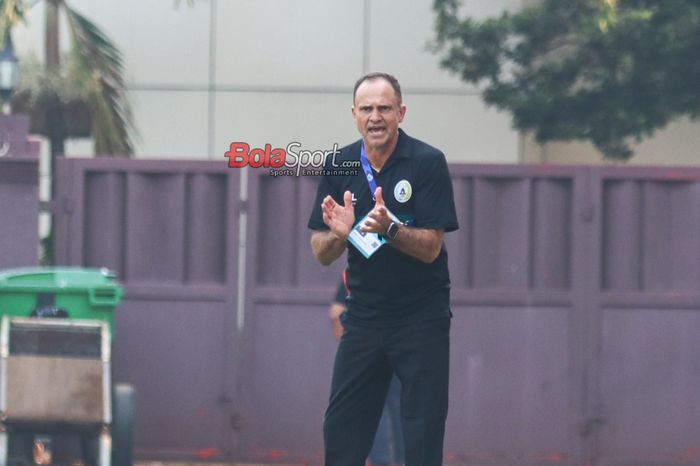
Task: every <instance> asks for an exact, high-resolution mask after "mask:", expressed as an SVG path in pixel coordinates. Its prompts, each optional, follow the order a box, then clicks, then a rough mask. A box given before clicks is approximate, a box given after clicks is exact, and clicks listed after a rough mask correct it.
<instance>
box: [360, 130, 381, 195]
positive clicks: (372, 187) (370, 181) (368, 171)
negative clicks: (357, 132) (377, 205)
mask: <svg viewBox="0 0 700 466" xmlns="http://www.w3.org/2000/svg"><path fill="white" fill-rule="evenodd" d="M360 163H361V164H362V170H363V171H364V172H365V179H366V180H367V185H368V186H369V193H370V194H371V195H372V200H373V201H376V199H375V198H374V192H375V191H376V190H377V181H376V180H375V179H374V175H373V174H372V167H371V166H370V164H369V160H367V153H366V152H365V141H362V144H360Z"/></svg>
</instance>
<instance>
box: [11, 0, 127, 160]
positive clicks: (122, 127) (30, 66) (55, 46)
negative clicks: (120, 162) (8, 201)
mask: <svg viewBox="0 0 700 466" xmlns="http://www.w3.org/2000/svg"><path fill="white" fill-rule="evenodd" d="M39 1H41V0H31V1H30V0H0V38H1V37H4V36H5V31H6V30H8V29H9V28H12V27H13V26H14V25H16V24H18V23H19V22H22V21H24V17H25V12H26V11H27V10H28V9H30V8H31V7H33V6H34V5H36V4H37V3H38V2H39ZM44 2H45V4H46V24H45V28H46V52H45V57H44V58H45V59H44V64H43V65H42V64H39V63H37V62H36V60H34V61H31V60H23V61H22V83H21V85H20V89H18V91H17V92H16V93H15V96H14V97H13V106H14V108H15V109H16V111H18V112H24V113H28V114H29V115H30V116H31V120H32V132H33V133H35V134H42V135H44V136H46V137H47V138H48V139H49V142H50V146H51V157H52V166H54V165H53V162H54V160H55V157H56V156H57V155H60V154H63V153H64V144H65V140H66V139H67V138H68V137H81V136H82V137H85V136H92V138H93V140H94V151H95V153H96V154H99V155H113V156H122V157H128V156H130V155H131V154H132V153H133V144H132V140H131V135H132V134H133V131H134V128H133V124H132V117H131V112H130V108H129V102H128V100H127V98H126V90H125V82H124V64H123V60H122V56H121V53H120V51H119V49H118V48H117V46H116V45H114V43H113V42H112V41H111V40H110V39H109V37H107V35H106V34H105V33H104V32H103V31H102V30H101V29H100V28H99V27H98V26H97V25H96V24H95V23H94V22H92V21H91V20H89V19H88V18H86V17H85V16H83V15H81V14H80V13H79V12H77V11H75V10H74V9H73V8H71V7H70V5H69V2H68V1H67V0H44ZM60 14H65V16H66V19H67V21H66V23H67V24H68V27H69V29H70V34H71V38H72V44H71V49H70V52H69V54H68V55H66V56H61V54H60V48H59V27H58V25H59V15H60Z"/></svg>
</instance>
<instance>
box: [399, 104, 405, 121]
mask: <svg viewBox="0 0 700 466" xmlns="http://www.w3.org/2000/svg"><path fill="white" fill-rule="evenodd" d="M405 116H406V106H405V105H403V104H401V106H400V107H399V123H401V122H402V121H403V119H404V117H405Z"/></svg>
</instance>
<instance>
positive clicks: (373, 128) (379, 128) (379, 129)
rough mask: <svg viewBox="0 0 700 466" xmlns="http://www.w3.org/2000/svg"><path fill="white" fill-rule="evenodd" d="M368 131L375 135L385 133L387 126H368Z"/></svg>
mask: <svg viewBox="0 0 700 466" xmlns="http://www.w3.org/2000/svg"><path fill="white" fill-rule="evenodd" d="M367 132H368V133H369V134H371V135H373V136H378V135H380V134H384V133H385V132H386V128H384V127H383V126H371V127H369V128H367Z"/></svg>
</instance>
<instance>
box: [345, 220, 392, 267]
mask: <svg viewBox="0 0 700 466" xmlns="http://www.w3.org/2000/svg"><path fill="white" fill-rule="evenodd" d="M366 220H367V215H365V216H364V217H362V220H360V221H359V222H357V224H356V225H355V227H354V228H353V229H352V231H350V235H349V236H348V240H350V243H352V245H353V246H355V247H356V248H357V250H358V251H360V252H361V253H362V255H363V256H365V258H367V259H369V258H370V256H371V255H372V254H374V253H375V252H377V251H378V250H379V248H381V247H382V246H383V245H384V243H386V240H385V239H384V238H382V237H381V236H379V235H378V234H377V233H365V232H362V231H360V227H361V226H362V225H364V224H365V221H366Z"/></svg>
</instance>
